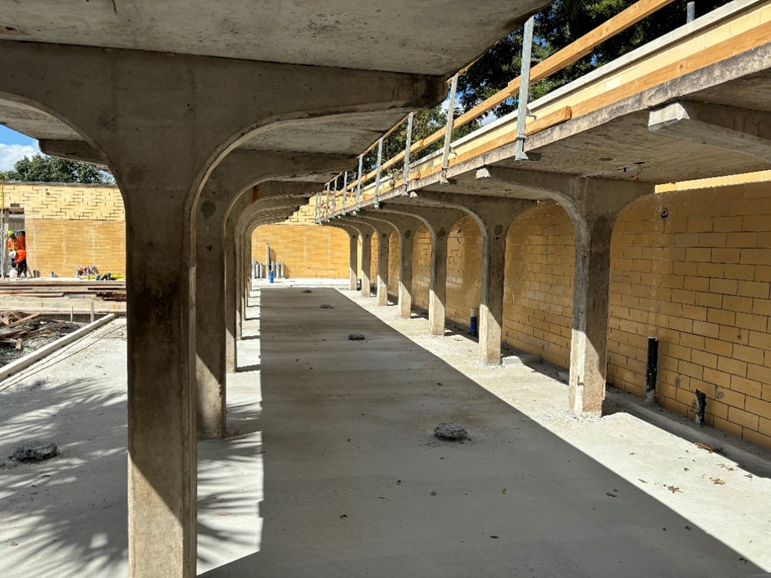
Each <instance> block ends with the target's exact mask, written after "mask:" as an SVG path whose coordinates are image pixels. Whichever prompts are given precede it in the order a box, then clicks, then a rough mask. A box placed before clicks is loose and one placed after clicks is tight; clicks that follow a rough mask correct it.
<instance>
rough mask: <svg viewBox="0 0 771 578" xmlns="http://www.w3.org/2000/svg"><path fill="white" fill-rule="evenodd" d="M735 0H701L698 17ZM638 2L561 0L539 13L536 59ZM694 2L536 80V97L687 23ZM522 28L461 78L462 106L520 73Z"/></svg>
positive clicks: (502, 109) (505, 108)
mask: <svg viewBox="0 0 771 578" xmlns="http://www.w3.org/2000/svg"><path fill="white" fill-rule="evenodd" d="M729 1H730V0H699V1H698V2H697V3H696V10H697V14H696V16H697V17H698V16H702V15H704V14H706V13H708V12H711V11H712V10H714V9H715V8H718V7H719V6H722V5H724V4H727V3H728V2H729ZM636 2H637V0H556V1H555V2H552V3H551V4H550V5H549V6H548V7H547V8H545V9H544V10H543V11H541V12H540V13H538V14H537V15H536V17H535V32H534V38H535V41H534V47H533V58H534V59H535V60H542V59H544V58H546V57H547V56H549V55H551V54H554V53H555V52H557V51H558V50H560V49H562V48H564V47H566V46H567V45H569V44H571V43H572V42H574V41H575V40H577V39H579V38H580V37H581V36H583V35H585V34H587V33H588V32H591V31H592V30H594V29H595V28H597V27H599V26H601V25H602V24H603V23H604V22H606V21H607V20H608V19H610V18H612V17H613V16H615V15H616V14H618V13H619V12H621V11H623V10H625V9H626V8H629V7H630V6H632V5H633V4H635V3H636ZM687 4H688V0H676V1H675V2H673V3H672V4H670V5H669V6H666V7H664V8H662V9H660V10H658V11H657V12H655V13H653V14H652V15H650V16H648V17H647V18H645V19H643V20H642V21H640V22H639V23H637V24H636V25H634V26H631V27H630V28H628V29H626V30H624V31H623V32H621V33H619V34H617V35H616V36H614V37H612V38H610V39H608V40H606V41H605V42H603V43H602V44H600V45H599V46H598V47H597V48H595V50H594V51H593V52H592V53H591V54H589V55H587V56H585V57H584V58H582V59H580V60H578V61H577V62H575V63H573V64H572V65H570V66H568V67H567V68H565V69H564V70H561V71H559V72H557V73H556V74H554V75H553V76H552V77H550V78H548V79H546V80H544V81H542V82H539V83H536V84H534V85H533V86H531V89H530V96H529V98H530V100H535V99H537V98H540V97H541V96H544V95H545V94H548V93H549V92H551V91H552V90H554V89H556V88H559V87H560V86H563V85H565V84H567V83H569V82H571V81H573V80H575V79H576V78H579V77H581V76H583V75H585V74H587V73H588V72H591V71H592V70H594V69H595V68H598V67H600V66H602V65H604V64H607V63H608V62H611V61H613V60H615V59H617V58H619V57H621V56H623V55H624V54H626V53H628V52H631V51H632V50H634V49H636V48H638V47H640V46H642V45H644V44H647V43H648V42H651V41H652V40H655V39H656V38H658V37H660V36H662V35H663V34H666V33H668V32H671V31H672V30H675V29H676V28H679V27H680V26H682V25H683V24H685V22H686V10H687ZM521 54H522V30H521V29H520V30H517V31H515V32H513V33H512V34H510V35H509V36H508V37H506V38H505V39H504V40H502V41H500V42H499V43H498V44H497V45H495V46H494V47H493V48H492V49H491V50H490V51H488V52H487V54H485V55H484V56H483V57H482V58H481V59H480V60H479V61H478V62H476V63H475V64H474V65H473V66H472V67H471V68H470V69H469V71H468V72H467V73H466V74H465V75H463V76H461V77H460V78H459V81H458V91H459V93H460V104H461V106H462V108H463V109H464V110H468V109H470V108H472V107H474V106H475V105H476V104H479V103H480V102H482V101H483V100H485V99H486V98H488V97H490V96H492V95H493V94H495V93H496V92H498V91H499V90H501V89H502V88H504V87H505V86H506V85H507V84H508V83H509V81H511V80H513V79H514V78H516V77H517V76H519V70H520V64H521ZM516 105H517V100H516V99H509V100H508V101H506V102H504V103H502V104H501V105H499V106H498V107H496V108H495V109H494V110H493V112H494V114H496V115H497V116H502V115H504V114H507V113H509V112H511V111H512V110H514V109H515V108H516Z"/></svg>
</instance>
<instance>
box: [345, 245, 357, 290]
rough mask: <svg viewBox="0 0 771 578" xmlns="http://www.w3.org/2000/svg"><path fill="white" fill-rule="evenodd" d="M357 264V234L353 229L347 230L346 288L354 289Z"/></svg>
mask: <svg viewBox="0 0 771 578" xmlns="http://www.w3.org/2000/svg"><path fill="white" fill-rule="evenodd" d="M358 265H359V236H358V235H357V234H356V233H354V232H353V231H348V279H349V284H348V289H350V290H351V291H356V282H357V281H358V280H359V275H358V273H357V271H356V269H357V268H358Z"/></svg>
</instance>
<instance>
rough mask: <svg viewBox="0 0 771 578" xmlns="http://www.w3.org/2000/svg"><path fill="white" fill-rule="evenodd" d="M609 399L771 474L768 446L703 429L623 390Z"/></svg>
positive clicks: (608, 393) (692, 439) (669, 429)
mask: <svg viewBox="0 0 771 578" xmlns="http://www.w3.org/2000/svg"><path fill="white" fill-rule="evenodd" d="M605 401H606V402H610V403H612V404H614V405H616V406H618V407H619V408H621V409H622V410H624V411H626V412H627V413H629V414H631V415H633V416H635V417H636V418H638V419H641V420H643V421H645V422H648V423H650V424H651V425H654V426H656V427H658V428H659V429H662V430H664V431H667V432H669V433H671V434H673V435H676V436H678V437H681V438H683V439H687V440H689V441H691V442H694V443H703V444H707V445H708V446H710V447H712V448H715V449H717V450H719V451H720V454H721V455H724V456H725V457H726V458H728V459H731V460H733V461H735V462H737V463H738V464H740V465H744V466H745V467H749V468H750V469H753V470H756V471H760V472H764V473H766V474H771V451H769V450H766V449H765V448H762V447H760V446H756V445H754V444H751V443H749V442H746V441H744V440H741V439H739V438H736V437H734V436H729V435H728V434H724V433H722V432H720V431H718V430H716V429H713V428H710V427H705V428H700V427H698V426H697V425H696V424H694V423H691V422H690V421H688V420H687V419H686V418H684V417H681V416H679V415H677V414H674V413H672V412H669V411H667V410H665V409H664V408H662V407H661V406H658V405H646V404H645V402H644V401H643V400H642V399H640V398H638V397H635V396H633V395H630V394H627V393H624V392H621V391H610V390H609V391H607V392H606V397H605Z"/></svg>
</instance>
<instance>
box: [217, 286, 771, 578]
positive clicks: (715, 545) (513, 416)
mask: <svg viewBox="0 0 771 578" xmlns="http://www.w3.org/2000/svg"><path fill="white" fill-rule="evenodd" d="M299 293H300V291H299V290H295V289H282V290H274V291H267V290H263V291H262V304H263V309H262V324H263V325H262V327H263V339H262V342H261V348H262V349H261V351H262V357H261V359H262V369H261V374H262V376H261V378H262V395H263V409H262V413H261V415H260V418H259V422H260V429H261V430H262V431H263V447H264V450H263V451H265V452H266V453H265V454H264V455H263V460H264V463H263V467H264V472H263V475H264V501H263V502H262V503H261V504H260V510H259V515H260V517H261V518H262V523H263V527H262V536H261V543H260V546H259V549H260V551H259V552H256V553H254V554H250V555H248V556H245V557H243V558H241V559H239V560H236V561H234V562H232V563H229V564H225V565H223V566H221V567H219V568H216V569H214V570H211V571H209V572H207V573H205V574H203V576H205V577H206V578H226V577H227V578H246V577H247V576H248V577H252V576H263V575H264V576H287V577H292V578H306V577H307V578H311V577H313V578H333V577H334V578H354V577H356V578H359V577H361V576H368V577H371V578H386V577H387V578H392V577H394V576H416V577H417V576H420V577H421V578H434V577H436V578H439V577H442V578H453V577H458V578H460V577H464V578H465V577H469V576H473V577H477V576H479V577H481V576H484V577H493V578H498V577H500V578H503V577H506V578H510V577H512V576H517V577H518V576H522V577H528V578H532V577H537V578H547V577H548V578H551V577H560V578H565V577H591V578H617V577H619V576H623V577H624V578H651V577H667V578H669V577H673V578H674V577H677V578H704V577H706V576H710V577H717V576H720V577H722V578H739V577H746V576H749V575H752V574H755V573H759V572H761V570H760V569H759V568H758V567H757V566H754V565H753V564H751V563H747V561H746V560H744V559H743V558H742V557H741V556H740V555H739V554H738V553H736V552H735V551H733V550H732V549H730V548H729V547H727V546H726V545H724V544H723V543H722V542H720V541H718V540H716V539H715V538H713V537H712V536H710V535H708V534H707V533H705V532H704V531H703V530H702V529H700V528H699V527H697V526H695V525H694V524H693V523H692V522H690V521H689V520H688V519H686V518H684V517H682V516H681V515H680V514H678V513H676V512H675V511H673V510H671V509H669V508H667V507H666V506H665V505H663V504H662V503H661V502H659V501H657V500H656V499H654V498H653V497H651V496H649V495H647V494H646V493H644V492H642V491H641V490H640V489H638V488H636V487H635V486H633V485H632V484H630V483H629V482H627V481H626V480H624V479H623V478H621V477H619V476H618V475H616V474H615V473H613V472H612V471H610V470H609V469H607V468H605V467H604V466H602V465H600V464H599V463H598V462H596V461H594V460H593V459H591V458H589V457H588V456H587V455H586V454H584V453H582V452H581V451H579V450H578V449H576V448H574V447H573V446H571V445H569V444H568V443H566V442H565V441H563V440H562V439H560V438H558V437H557V436H555V435H554V434H552V433H551V432H549V431H547V430H546V429H544V428H543V427H541V426H540V425H538V424H537V423H535V422H534V421H533V420H531V419H530V418H528V417H527V416H526V415H524V414H523V413H521V412H519V411H518V410H517V409H516V408H514V407H512V406H511V405H509V404H507V403H505V402H503V401H501V400H500V399H499V398H497V397H495V396H494V395H492V394H491V393H489V392H488V391H486V390H485V389H483V388H482V387H480V386H479V385H477V384H476V383H475V382H473V381H471V380H470V379H469V378H467V377H466V376H464V375H463V374H461V373H460V372H458V371H456V370H455V369H453V368H452V367H450V366H449V365H447V364H445V363H444V362H443V361H441V360H440V359H438V358H437V357H435V356H433V355H432V354H430V353H429V352H427V351H425V350H424V349H422V348H421V347H420V346H418V345H417V344H416V343H414V342H412V341H411V340H410V339H408V338H406V337H404V336H402V335H401V334H400V333H398V332H397V331H395V330H393V329H392V328H390V327H389V326H387V325H385V324H384V323H382V322H381V321H380V320H378V319H377V318H375V317H374V316H372V315H370V314H369V313H368V312H366V311H364V310H363V309H361V308H360V307H357V306H356V305H355V304H353V303H351V302H350V301H349V300H348V299H347V298H346V297H345V296H343V295H341V294H339V293H338V292H337V291H335V290H332V289H328V290H323V289H314V293H313V295H303V296H302V298H301V296H300V295H299ZM322 302H324V303H330V304H333V305H334V307H335V309H334V310H331V311H330V310H324V309H319V308H318V307H319V304H320V303H322ZM353 332H357V333H363V334H364V335H365V336H366V340H365V341H359V342H351V341H348V339H347V337H348V334H350V333H353ZM447 421H453V422H458V423H460V424H462V425H463V426H465V427H466V428H467V429H468V430H469V434H470V440H469V441H467V442H466V443H463V444H453V443H448V442H441V441H439V440H437V439H436V438H434V437H433V435H432V433H433V429H434V427H435V426H436V425H438V424H439V423H442V422H447Z"/></svg>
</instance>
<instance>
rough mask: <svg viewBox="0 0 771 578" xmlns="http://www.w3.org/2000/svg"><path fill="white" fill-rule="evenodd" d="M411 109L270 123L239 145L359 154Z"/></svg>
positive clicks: (255, 148) (276, 149) (256, 147)
mask: <svg viewBox="0 0 771 578" xmlns="http://www.w3.org/2000/svg"><path fill="white" fill-rule="evenodd" d="M409 112H410V111H408V110H402V109H393V110H388V111H382V112H377V113H356V114H348V115H337V116H335V117H334V118H328V117H327V118H324V117H321V118H310V119H303V120H300V121H291V122H282V123H275V124H270V125H267V126H265V127H263V128H262V129H261V130H260V131H259V132H258V133H256V134H255V135H254V136H252V137H251V138H250V139H249V140H248V141H246V142H244V143H243V144H241V146H240V147H239V148H243V149H252V150H272V151H278V150H289V151H298V152H307V153H325V152H328V151H329V150H334V151H335V152H338V153H341V154H350V155H358V154H359V153H361V151H363V150H365V149H366V148H367V147H368V146H369V145H370V144H372V143H373V142H375V141H376V140H377V139H378V138H380V135H382V134H383V133H384V132H386V131H388V130H389V129H390V128H391V127H392V126H394V125H395V124H396V123H398V122H399V121H400V120H402V119H403V118H404V117H405V116H406V115H407V114H408V113H409Z"/></svg>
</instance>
